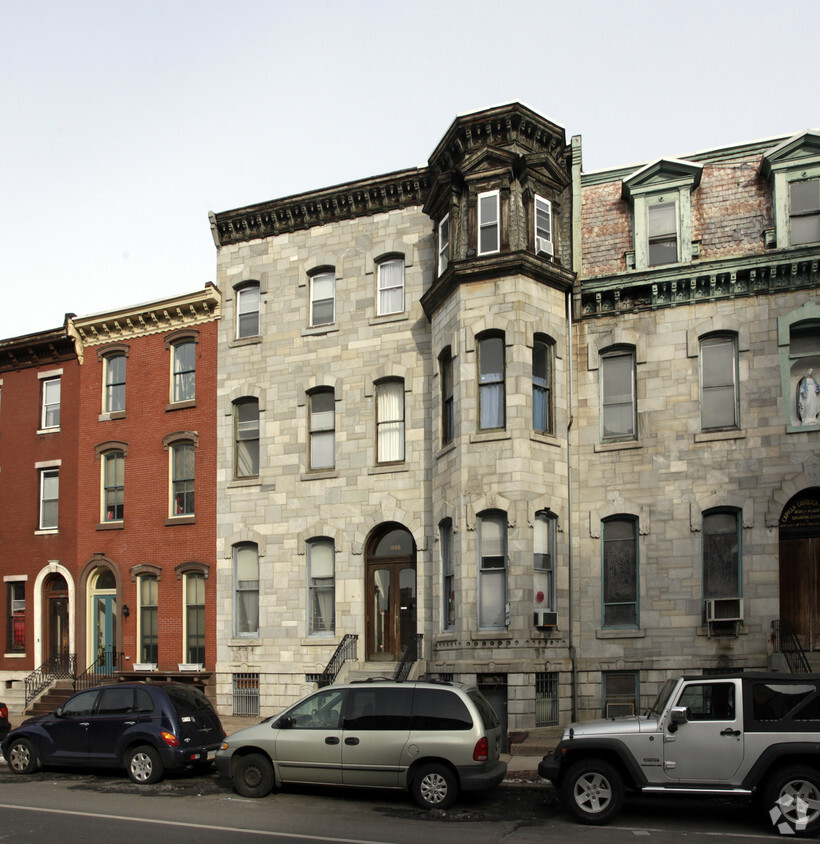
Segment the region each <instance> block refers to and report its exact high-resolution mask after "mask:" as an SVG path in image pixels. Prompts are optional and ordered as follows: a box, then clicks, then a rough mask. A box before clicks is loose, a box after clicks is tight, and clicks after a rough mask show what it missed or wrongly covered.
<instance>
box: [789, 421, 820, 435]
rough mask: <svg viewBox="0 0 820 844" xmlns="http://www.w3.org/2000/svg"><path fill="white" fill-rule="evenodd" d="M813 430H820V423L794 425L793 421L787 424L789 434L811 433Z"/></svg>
mask: <svg viewBox="0 0 820 844" xmlns="http://www.w3.org/2000/svg"><path fill="white" fill-rule="evenodd" d="M812 431H820V423H818V424H817V425H794V424H793V423H789V424H788V425H786V433H787V434H809V433H811V432H812Z"/></svg>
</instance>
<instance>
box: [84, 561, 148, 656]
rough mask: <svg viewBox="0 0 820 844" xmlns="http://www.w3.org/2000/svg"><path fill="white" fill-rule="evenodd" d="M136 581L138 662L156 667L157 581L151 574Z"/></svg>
mask: <svg viewBox="0 0 820 844" xmlns="http://www.w3.org/2000/svg"><path fill="white" fill-rule="evenodd" d="M137 580H138V585H139V602H140V608H139V618H138V623H139V632H138V636H139V656H140V658H139V662H149V663H153V664H155V665H156V663H157V662H158V656H159V626H158V625H159V606H158V604H159V580H158V578H157V577H156V575H153V574H144V575H141V576H140V577H139V578H137ZM98 587H99V584H98Z"/></svg>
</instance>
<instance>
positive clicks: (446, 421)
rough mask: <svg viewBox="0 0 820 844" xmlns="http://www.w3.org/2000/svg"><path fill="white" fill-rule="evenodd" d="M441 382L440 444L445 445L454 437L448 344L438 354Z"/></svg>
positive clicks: (451, 367) (450, 353) (450, 354)
mask: <svg viewBox="0 0 820 844" xmlns="http://www.w3.org/2000/svg"><path fill="white" fill-rule="evenodd" d="M439 379H440V382H441V444H442V445H443V446H444V445H447V444H448V443H451V442H452V441H453V438H454V437H455V427H456V421H455V407H454V405H453V355H452V352H451V350H450V347H449V346H448V347H447V348H446V349H445V350H444V351H443V352H442V353H441V354H440V355H439Z"/></svg>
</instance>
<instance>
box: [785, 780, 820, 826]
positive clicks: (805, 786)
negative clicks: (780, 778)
mask: <svg viewBox="0 0 820 844" xmlns="http://www.w3.org/2000/svg"><path fill="white" fill-rule="evenodd" d="M777 805H778V806H779V807H780V811H781V813H782V814H783V817H784V818H785V819H786V820H787V821H789V823H791V824H792V825H793V826H794V827H795V828H796V829H805V828H806V827H807V826H808V825H809V824H812V823H814V822H815V821H816V820H817V819H818V818H820V791H818V789H817V786H815V785H814V783H812V782H810V781H809V780H802V779H797V780H791V782H788V783H786V785H784V786H783V788H781V789H780V796H779V797H778V798H777Z"/></svg>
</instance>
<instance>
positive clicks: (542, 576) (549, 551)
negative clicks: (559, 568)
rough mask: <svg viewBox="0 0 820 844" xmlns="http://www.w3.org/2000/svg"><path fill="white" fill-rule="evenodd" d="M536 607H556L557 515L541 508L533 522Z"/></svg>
mask: <svg viewBox="0 0 820 844" xmlns="http://www.w3.org/2000/svg"><path fill="white" fill-rule="evenodd" d="M532 550H533V570H534V583H533V586H534V591H535V607H536V609H542V610H554V609H555V516H553V514H552V513H550V511H549V510H539V511H538V512H537V513H536V514H535V522H534V524H533V549H532Z"/></svg>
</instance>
